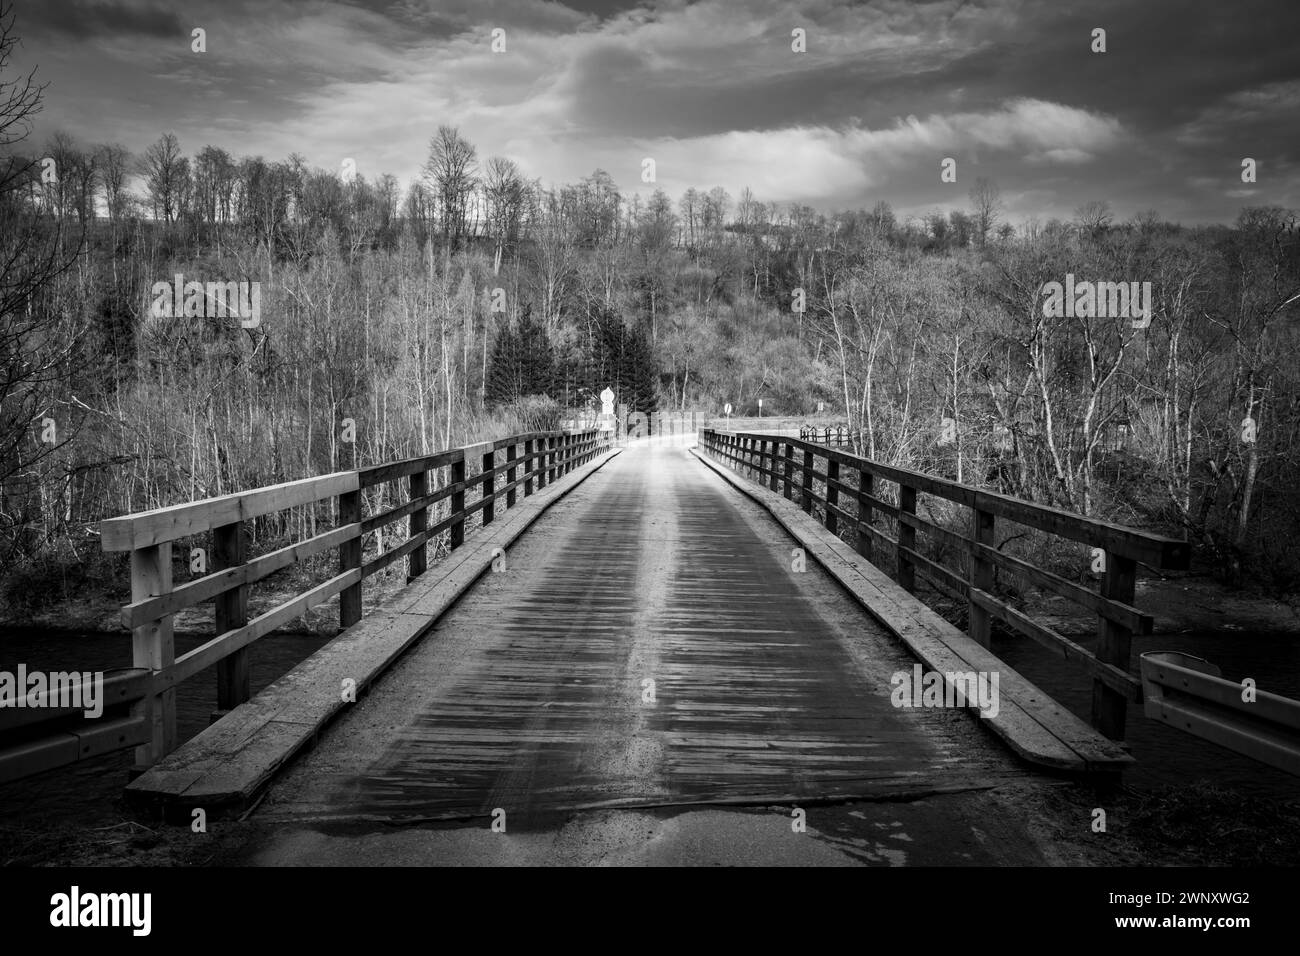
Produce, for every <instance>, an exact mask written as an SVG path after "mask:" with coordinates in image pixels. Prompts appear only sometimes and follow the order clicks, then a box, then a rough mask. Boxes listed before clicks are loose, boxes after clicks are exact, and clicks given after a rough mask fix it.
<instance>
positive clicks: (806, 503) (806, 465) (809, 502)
mask: <svg viewBox="0 0 1300 956" xmlns="http://www.w3.org/2000/svg"><path fill="white" fill-rule="evenodd" d="M801 472H802V473H801V479H802V480H801V481H800V485H801V486H802V488H803V490H802V492H801V493H800V495H799V497H800V499H802V500H801V501H800V504H802V505H803V510H804V511H806V512H807V513H808V514H812V513H813V496H812V490H813V453H812V449H811V448H805V449H804V450H803V468H802V470H801Z"/></svg>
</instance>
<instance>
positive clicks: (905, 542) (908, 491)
mask: <svg viewBox="0 0 1300 956" xmlns="http://www.w3.org/2000/svg"><path fill="white" fill-rule="evenodd" d="M898 510H899V511H900V512H901V513H902V514H908V515H915V514H916V489H915V488H913V487H911V486H910V485H900V486H899V489H898ZM897 550H898V583H899V584H900V585H901V586H902V588H903V590H904V591H914V590H916V574H915V572H914V571H913V570H912V567H913V565H912V562H911V560H910V559H909V552H912V553H915V550H916V529H915V528H913V527H912V526H911V525H909V524H907V523H906V522H900V524H899V526H898V549H897Z"/></svg>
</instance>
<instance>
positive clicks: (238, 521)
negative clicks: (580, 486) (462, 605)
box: [0, 430, 610, 781]
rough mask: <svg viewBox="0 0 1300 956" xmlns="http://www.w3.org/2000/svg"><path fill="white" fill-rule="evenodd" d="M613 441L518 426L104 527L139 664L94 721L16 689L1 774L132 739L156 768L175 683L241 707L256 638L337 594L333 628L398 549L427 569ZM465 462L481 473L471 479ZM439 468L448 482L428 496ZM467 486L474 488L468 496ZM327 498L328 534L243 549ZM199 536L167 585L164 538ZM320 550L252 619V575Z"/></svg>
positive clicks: (109, 687)
mask: <svg viewBox="0 0 1300 956" xmlns="http://www.w3.org/2000/svg"><path fill="white" fill-rule="evenodd" d="M609 445H610V436H609V433H608V432H601V431H596V430H590V431H584V432H578V433H564V432H539V433H533V434H527V435H514V436H512V437H510V438H503V439H501V440H499V441H494V442H486V443H482V444H478V445H467V446H465V447H462V448H454V449H451V450H450V451H444V452H438V453H436V454H433V455H425V456H421V457H419V458H411V459H407V460H405V461H398V462H391V463H388V464H381V465H372V466H369V467H366V468H361V469H358V470H355V471H341V472H335V473H333V474H330V475H322V476H320V477H317V478H304V479H302V480H300V481H291V482H287V483H285V484H280V485H274V486H271V487H266V488H256V489H253V490H251V491H242V492H237V493H235V494H230V495H223V496H222V497H219V498H207V499H204V500H202V501H194V502H190V503H188V504H182V505H175V506H173V507H169V508H160V509H157V510H154V511H146V512H143V513H140V514H133V515H126V516H125V517H121V518H112V519H109V520H107V521H103V522H101V523H100V538H101V542H102V545H103V548H104V550H105V551H129V552H130V553H131V603H130V604H128V605H126V607H124V608H123V609H122V621H123V623H124V624H125V625H126V626H127V627H128V628H130V629H131V632H132V641H133V658H134V662H133V663H134V667H133V668H131V669H128V670H125V671H123V672H121V673H115V674H113V675H112V676H107V677H105V678H104V681H103V687H104V691H103V695H102V697H103V699H104V701H105V703H106V705H107V706H106V707H105V709H104V713H103V714H102V715H99V716H98V717H95V718H87V717H85V716H84V715H83V714H78V713H77V711H78V710H80V709H82V708H79V707H57V706H52V705H53V704H56V703H58V700H56V699H55V698H54V697H52V696H51V694H48V693H47V694H43V695H33V696H30V697H24V701H23V704H22V706H20V707H8V706H6V707H0V781H5V780H11V779H15V778H18V777H24V776H28V775H30V774H33V773H37V772H39V771H42V770H46V769H49V768H51V767H57V766H61V765H63V764H66V763H70V762H72V761H75V760H80V759H84V758H86V757H91V756H95V755H98V754H101V753H106V752H108V751H111V750H117V749H122V748H124V747H132V746H133V747H136V748H137V749H136V766H137V768H144V767H148V766H151V765H152V764H154V763H156V762H157V761H158V760H160V759H161V758H162V757H163V756H165V755H166V754H167V753H169V752H170V751H171V750H173V749H174V748H175V746H176V743H177V741H176V687H177V686H178V685H179V684H180V683H181V682H182V681H185V680H188V679H189V678H191V677H193V676H194V675H196V674H198V673H199V672H200V671H202V670H205V669H206V668H208V667H211V666H212V665H213V664H217V665H218V671H217V707H218V710H220V711H225V710H229V709H232V708H234V707H236V706H238V705H239V704H242V703H244V702H245V701H247V700H248V699H249V696H250V689H251V688H250V672H249V657H248V649H249V645H251V644H252V643H253V642H254V641H256V640H257V639H259V638H261V637H263V636H265V635H266V634H269V633H270V632H272V631H274V630H275V629H276V628H278V627H281V626H282V625H284V624H286V623H288V622H289V621H291V620H293V619H294V618H295V617H298V616H300V615H302V614H304V613H306V612H307V611H308V610H310V609H311V608H313V607H316V606H317V605H319V604H322V603H324V602H325V601H327V600H329V599H330V598H332V597H334V596H335V595H338V596H339V625H340V627H343V628H347V627H350V626H352V625H353V624H356V623H357V622H358V621H360V620H361V596H362V595H361V589H362V582H363V581H364V580H365V579H366V578H367V577H370V576H371V575H373V574H375V573H376V572H378V571H380V570H382V569H384V568H386V567H388V566H389V565H391V564H393V563H394V562H396V561H399V560H401V559H403V558H405V559H406V561H407V580H408V582H409V581H410V580H411V579H414V578H416V577H418V576H419V575H421V574H423V573H424V571H425V570H426V569H427V565H428V555H427V548H428V545H430V544H431V543H436V542H437V541H438V538H439V536H440V535H443V534H445V535H447V541H448V545H449V547H450V548H451V549H452V550H454V549H456V548H458V547H460V545H461V544H463V543H464V540H465V521H466V519H467V518H468V517H469V516H471V515H472V514H474V513H475V512H481V513H482V524H484V525H487V524H490V523H491V522H492V520H493V518H494V516H495V515H496V514H497V513H498V512H499V511H505V510H506V509H508V508H511V507H513V506H514V504H515V501H516V496H517V494H518V490H519V488H520V486H522V489H523V496H524V497H527V496H529V495H531V494H533V490H534V488H537V489H541V488H543V487H545V486H546V485H547V484H549V483H551V482H553V481H555V480H556V479H557V478H559V477H561V476H562V475H564V474H566V473H567V472H569V471H572V470H573V469H574V468H576V467H578V466H579V465H582V464H584V463H585V462H587V461H589V460H591V459H592V458H594V457H595V456H596V455H598V454H600V453H601V452H602V451H604V450H607V449H608V448H609ZM503 453H504V454H503ZM467 465H472V466H475V467H476V468H478V470H477V471H476V472H475V473H474V474H472V475H467V473H466V468H467ZM444 469H445V471H443V470H444ZM435 474H437V475H438V477H439V478H442V479H445V480H444V481H442V482H440V483H441V487H439V488H438V489H437V490H436V491H432V492H431V491H430V479H431V477H432V476H434V475H435ZM502 477H504V483H501V484H498V480H499V479H500V478H502ZM386 482H395V483H399V484H404V485H405V490H406V495H405V497H406V501H405V502H404V503H402V504H399V505H397V506H395V507H392V508H388V509H387V510H384V511H381V512H379V513H377V514H373V515H369V516H364V515H363V514H362V510H363V508H362V501H363V498H362V491H363V490H364V489H366V488H371V487H374V486H376V485H380V484H383V483H386ZM467 489H468V490H473V489H478V490H479V491H480V496H479V497H478V499H477V500H476V501H473V502H472V503H470V504H466V501H465V493H466V490H467ZM398 497H399V498H400V497H401V494H400V491H399V493H398ZM331 501H332V502H334V504H335V513H336V517H337V520H336V522H335V527H333V528H332V529H330V530H328V531H325V532H322V533H320V534H316V535H314V536H312V537H310V538H307V539H306V540H303V541H299V542H297V543H295V544H291V545H288V546H287V547H282V548H280V549H278V550H276V551H272V552H271V553H269V554H265V555H262V556H261V557H258V558H253V559H249V558H248V557H247V556H246V555H245V553H244V538H245V535H244V524H245V522H247V521H250V520H253V519H255V518H258V517H260V516H262V515H267V514H271V513H273V512H278V511H283V510H285V509H287V508H294V507H300V506H311V505H316V504H319V503H323V502H331ZM443 501H447V502H448V504H447V505H446V506H443V507H441V508H437V510H438V511H439V513H443V512H445V514H444V516H442V517H441V518H440V519H439V520H437V522H436V523H434V524H433V525H430V523H429V517H430V509H431V508H435V507H436V506H438V505H439V503H440V502H443ZM499 506H503V507H499ZM402 518H407V519H408V520H409V537H408V539H407V540H406V541H405V542H404V543H403V544H401V545H400V546H398V547H395V548H391V549H390V550H388V551H385V552H383V553H381V554H378V555H376V556H375V557H374V558H372V559H371V560H369V561H365V562H364V563H363V560H362V557H363V555H362V536H363V535H365V534H366V533H368V532H371V531H374V530H376V529H378V528H381V527H384V526H386V525H389V524H391V523H393V522H395V521H399V520H401V519H402ZM207 533H210V534H211V536H212V542H211V543H212V548H211V555H212V562H211V563H212V571H211V573H209V574H205V575H204V576H202V577H198V578H195V579H194V580H192V581H187V582H186V583H184V584H181V585H178V586H173V584H172V553H171V552H172V543H173V542H175V541H177V540H179V539H183V538H187V537H191V536H194V535H200V534H207ZM329 549H337V551H338V573H336V574H334V575H333V576H332V577H330V578H329V579H328V580H326V581H324V582H323V583H321V584H318V585H316V586H315V587H313V588H310V589H309V590H307V591H305V592H303V593H301V594H298V595H296V596H295V597H293V598H292V599H290V600H288V601H286V602H284V603H282V604H280V605H279V606H278V607H276V608H274V609H272V610H270V611H267V612H265V613H264V614H260V615H258V616H257V617H255V618H253V619H252V620H251V621H250V620H249V619H248V592H249V586H250V585H251V584H253V583H254V582H256V581H259V580H261V579H263V578H265V577H267V576H268V575H270V574H273V573H275V572H277V571H281V570H283V569H285V568H288V567H290V566H291V565H294V564H296V563H298V562H300V561H302V560H303V559H305V558H307V557H310V556H312V555H315V554H319V553H321V552H325V551H328V550H329ZM208 600H212V601H215V604H216V608H215V610H216V636H214V637H213V638H212V640H210V641H208V642H206V643H205V644H202V645H200V646H199V647H196V648H195V649H194V650H192V651H189V652H188V653H186V654H182V655H181V656H180V657H175V656H174V645H173V637H172V619H173V617H174V616H175V614H176V613H177V612H179V611H181V610H184V609H185V608H188V607H192V606H193V605H196V604H199V603H201V602H204V601H208ZM86 690H89V688H84V687H82V686H81V683H80V680H78V681H77V682H74V683H72V684H69V685H66V686H64V687H63V688H61V692H63V693H65V694H66V695H67V696H66V697H64V698H60V699H63V700H64V701H65V702H66V701H67V700H78V701H79V700H82V699H83V698H84V694H83V693H82V692H83V691H86ZM77 694H80V695H81V696H74V695H77Z"/></svg>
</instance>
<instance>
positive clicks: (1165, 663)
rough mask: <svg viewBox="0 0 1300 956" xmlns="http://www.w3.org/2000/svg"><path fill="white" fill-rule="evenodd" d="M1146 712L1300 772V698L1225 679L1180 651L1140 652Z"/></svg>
mask: <svg viewBox="0 0 1300 956" xmlns="http://www.w3.org/2000/svg"><path fill="white" fill-rule="evenodd" d="M1141 661H1142V687H1143V713H1144V714H1146V716H1147V717H1149V718H1151V719H1152V720H1158V721H1160V722H1161V723H1165V724H1169V725H1170V726H1171V727H1177V728H1178V729H1179V730H1182V731H1184V732H1186V733H1189V734H1192V735H1194V736H1196V737H1200V738H1202V739H1203V740H1208V741H1210V742H1211V743H1215V744H1218V745H1219V746H1220V747H1225V748H1227V749H1228V750H1232V751H1234V752H1236V753H1239V754H1242V755H1244V756H1246V757H1250V758H1252V759H1254V760H1258V761H1260V762H1261V763H1266V764H1269V765H1270V766H1273V767H1277V768H1278V769H1279V770H1285V771H1287V772H1288V773H1292V774H1296V775H1297V776H1300V700H1291V699H1290V698H1289V697H1281V696H1279V695H1277V694H1271V693H1269V692H1268V691H1262V690H1252V692H1251V695H1250V697H1251V699H1249V700H1246V699H1243V698H1245V697H1246V696H1247V695H1246V694H1245V687H1244V686H1243V685H1242V684H1240V683H1233V682H1232V681H1230V680H1224V679H1223V676H1222V672H1221V671H1220V670H1219V668H1218V667H1216V666H1215V665H1214V664H1211V663H1210V662H1209V661H1207V660H1205V659H1204V658H1200V657H1192V656H1191V655H1190V654H1181V653H1178V652H1176V651H1150V652H1148V653H1146V654H1143V655H1142V658H1141Z"/></svg>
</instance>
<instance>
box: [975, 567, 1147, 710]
mask: <svg viewBox="0 0 1300 956" xmlns="http://www.w3.org/2000/svg"><path fill="white" fill-rule="evenodd" d="M967 590H968V593H969V595H970V600H971V603H973V604H977V605H978V606H979V607H981V608H982V609H983V610H984V611H985V612H986V613H989V614H992V615H993V616H995V617H997V618H998V619H999V620H1001V621H1002V622H1004V623H1005V624H1006V625H1007V626H1008V627H1011V628H1014V629H1015V630H1017V631H1018V632H1020V633H1021V634H1023V635H1025V636H1026V637H1028V638H1030V639H1031V640H1034V641H1036V642H1037V643H1039V644H1041V645H1042V646H1043V647H1045V648H1047V650H1049V651H1051V652H1052V653H1053V654H1058V655H1060V656H1061V657H1062V658H1064V659H1065V660H1067V661H1070V662H1071V663H1073V664H1077V665H1079V666H1080V667H1082V668H1083V669H1084V670H1086V671H1087V672H1088V673H1089V674H1091V675H1093V677H1095V678H1096V679H1098V680H1100V681H1102V682H1103V683H1105V684H1106V685H1107V686H1108V687H1110V688H1111V689H1113V690H1114V691H1116V692H1117V693H1120V694H1123V695H1124V697H1125V698H1126V699H1128V700H1131V701H1134V702H1135V703H1141V701H1142V682H1141V681H1140V680H1138V679H1137V678H1136V677H1134V676H1133V675H1132V674H1129V673H1128V672H1127V671H1122V670H1120V669H1119V668H1118V667H1116V666H1115V665H1113V664H1107V663H1105V662H1103V661H1099V660H1098V659H1097V657H1096V655H1094V654H1093V653H1092V652H1091V651H1089V650H1088V649H1087V648H1086V647H1084V646H1082V645H1081V644H1076V643H1075V642H1074V641H1072V640H1070V639H1069V638H1068V637H1066V636H1065V635H1063V634H1060V633H1058V632H1057V631H1055V630H1053V629H1052V628H1050V627H1047V626H1046V625H1045V624H1040V623H1038V622H1037V621H1035V620H1034V619H1033V618H1031V617H1029V616H1028V615H1026V614H1024V613H1023V612H1021V611H1018V610H1016V609H1015V608H1013V607H1009V606H1008V605H1007V604H1005V603H1004V602H1002V601H999V600H998V599H997V598H995V597H994V596H993V595H992V594H989V593H988V592H986V591H982V590H978V589H974V588H968V589H967Z"/></svg>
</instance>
